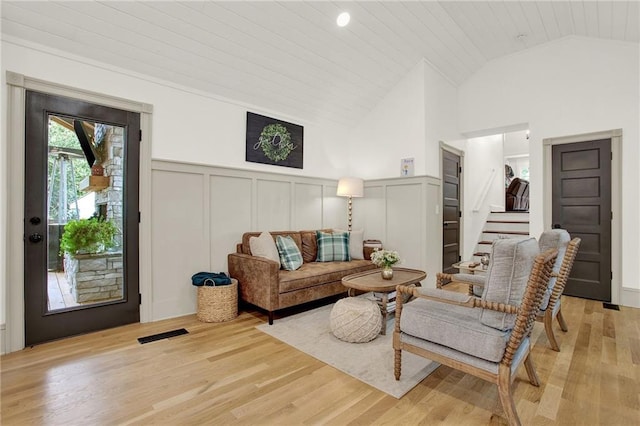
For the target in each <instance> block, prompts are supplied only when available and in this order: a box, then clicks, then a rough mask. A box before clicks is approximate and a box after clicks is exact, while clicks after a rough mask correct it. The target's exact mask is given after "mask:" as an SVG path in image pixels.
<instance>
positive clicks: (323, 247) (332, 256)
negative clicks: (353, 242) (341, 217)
mask: <svg viewBox="0 0 640 426" xmlns="http://www.w3.org/2000/svg"><path fill="white" fill-rule="evenodd" d="M316 239H317V240H318V256H317V257H316V262H336V261H338V262H340V261H349V260H351V256H349V233H348V232H322V231H316Z"/></svg>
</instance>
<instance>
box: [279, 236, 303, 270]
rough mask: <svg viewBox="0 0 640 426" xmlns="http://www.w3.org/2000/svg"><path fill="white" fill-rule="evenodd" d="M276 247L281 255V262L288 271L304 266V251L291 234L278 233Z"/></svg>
mask: <svg viewBox="0 0 640 426" xmlns="http://www.w3.org/2000/svg"><path fill="white" fill-rule="evenodd" d="M276 247H278V254H279V255H280V264H281V265H282V267H283V268H284V269H286V270H287V271H295V270H296V269H298V268H299V267H300V266H302V253H300V249H299V248H298V246H297V245H296V242H295V241H293V238H291V237H290V236H288V235H287V236H284V237H283V236H282V235H278V236H277V237H276Z"/></svg>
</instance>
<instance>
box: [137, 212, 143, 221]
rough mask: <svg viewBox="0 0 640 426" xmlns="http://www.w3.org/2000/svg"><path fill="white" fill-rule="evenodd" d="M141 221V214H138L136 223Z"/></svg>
mask: <svg viewBox="0 0 640 426" xmlns="http://www.w3.org/2000/svg"><path fill="white" fill-rule="evenodd" d="M141 220H142V213H140V212H138V223H140V222H141Z"/></svg>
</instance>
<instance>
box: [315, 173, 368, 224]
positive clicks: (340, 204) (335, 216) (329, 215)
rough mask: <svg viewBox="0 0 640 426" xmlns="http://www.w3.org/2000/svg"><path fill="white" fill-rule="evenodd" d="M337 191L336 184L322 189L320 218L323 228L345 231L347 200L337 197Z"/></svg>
mask: <svg viewBox="0 0 640 426" xmlns="http://www.w3.org/2000/svg"><path fill="white" fill-rule="evenodd" d="M337 190H338V185H337V182H336V183H335V184H333V185H325V187H324V198H323V204H322V217H323V218H324V221H323V224H324V226H323V228H332V229H347V224H348V219H347V217H348V216H347V198H345V197H338V196H337V195H336V191H337ZM354 223H355V222H354ZM353 229H359V228H353Z"/></svg>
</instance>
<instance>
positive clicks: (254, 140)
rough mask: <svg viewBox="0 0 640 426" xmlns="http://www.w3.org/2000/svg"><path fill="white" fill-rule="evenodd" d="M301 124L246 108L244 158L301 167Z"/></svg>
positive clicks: (255, 161) (257, 161)
mask: <svg viewBox="0 0 640 426" xmlns="http://www.w3.org/2000/svg"><path fill="white" fill-rule="evenodd" d="M302 136H303V127H302V126H299V125H297V124H292V123H287V122H286V121H282V120H277V119H275V118H271V117H265V116H264V115H259V114H254V113H252V112H247V147H246V157H245V159H246V161H250V162H252V163H262V164H272V165H274V166H283V167H293V168H296V169H301V168H302V145H303V141H302Z"/></svg>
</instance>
